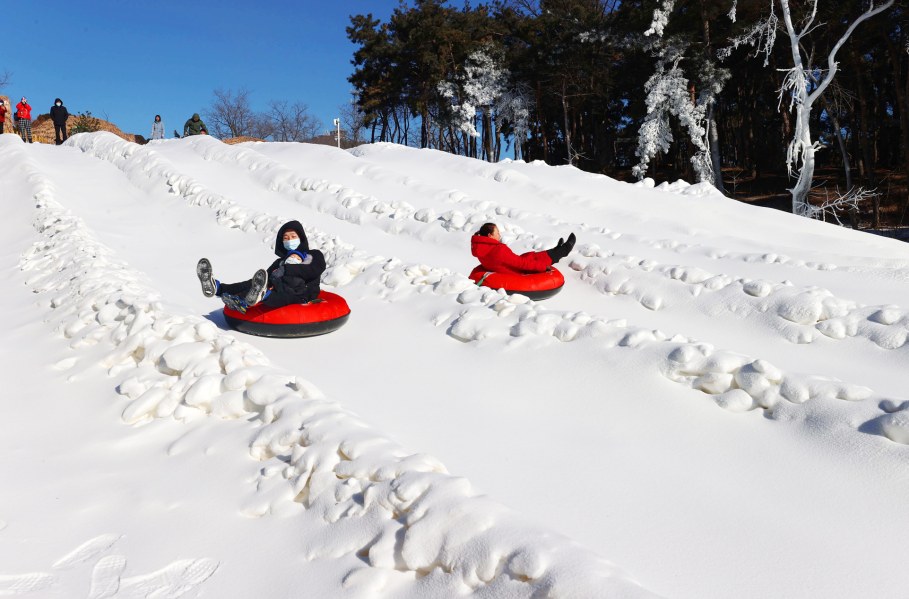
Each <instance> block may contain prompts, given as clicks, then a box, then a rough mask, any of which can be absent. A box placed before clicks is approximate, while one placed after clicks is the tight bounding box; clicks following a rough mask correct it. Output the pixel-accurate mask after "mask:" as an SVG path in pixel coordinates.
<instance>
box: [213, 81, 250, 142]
mask: <svg viewBox="0 0 909 599" xmlns="http://www.w3.org/2000/svg"><path fill="white" fill-rule="evenodd" d="M249 94H250V92H249V90H248V89H247V88H245V87H241V88H240V89H239V90H237V92H236V95H234V92H233V90H230V89H228V90H223V89H221V88H218V89H216V90H215V91H214V96H215V99H214V102H212V105H211V106H210V107H209V109H208V110H207V111H206V112H205V120H206V121H208V122H207V123H206V124H207V125H208V128H209V133H211V134H213V135H214V136H215V137H219V138H222V139H223V138H227V137H241V136H251V135H252V134H253V131H254V129H255V128H256V115H255V113H254V112H253V110H252V107H251V106H250V104H249Z"/></svg>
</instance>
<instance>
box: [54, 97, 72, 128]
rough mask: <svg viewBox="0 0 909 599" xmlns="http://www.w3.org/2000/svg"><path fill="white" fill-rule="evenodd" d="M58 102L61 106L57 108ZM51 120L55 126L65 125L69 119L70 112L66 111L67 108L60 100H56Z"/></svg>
mask: <svg viewBox="0 0 909 599" xmlns="http://www.w3.org/2000/svg"><path fill="white" fill-rule="evenodd" d="M57 102H60V106H57ZM50 115H51V119H52V120H53V121H54V124H55V125H61V126H62V125H65V124H66V119H68V118H69V112H68V111H67V110H66V106H64V105H63V102H62V101H61V100H60V98H57V99H56V100H54V105H53V106H51V109H50Z"/></svg>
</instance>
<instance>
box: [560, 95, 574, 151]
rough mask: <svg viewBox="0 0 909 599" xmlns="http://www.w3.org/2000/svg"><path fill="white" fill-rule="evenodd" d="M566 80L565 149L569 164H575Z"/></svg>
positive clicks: (564, 112) (563, 108) (563, 114)
mask: <svg viewBox="0 0 909 599" xmlns="http://www.w3.org/2000/svg"><path fill="white" fill-rule="evenodd" d="M566 94H567V91H566V85H565V80H564V79H563V80H562V117H563V119H564V123H565V149H566V150H567V152H568V164H569V165H573V164H574V156H573V155H572V152H571V130H570V129H569V128H568V97H567V95H566Z"/></svg>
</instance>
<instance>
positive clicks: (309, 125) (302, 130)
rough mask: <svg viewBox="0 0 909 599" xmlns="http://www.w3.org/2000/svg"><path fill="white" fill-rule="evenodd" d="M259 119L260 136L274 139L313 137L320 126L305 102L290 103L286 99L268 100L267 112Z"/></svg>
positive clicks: (288, 139)
mask: <svg viewBox="0 0 909 599" xmlns="http://www.w3.org/2000/svg"><path fill="white" fill-rule="evenodd" d="M259 121H260V126H261V127H262V130H261V131H260V134H259V135H260V137H263V138H265V137H271V138H272V139H273V140H274V141H305V140H307V139H312V138H313V137H315V136H316V134H317V133H318V132H319V130H320V129H321V128H322V124H321V123H320V122H319V121H318V120H317V119H316V117H314V116H312V115H311V114H309V108H308V107H307V106H306V104H303V103H302V102H294V103H293V104H290V103H289V102H287V100H272V101H271V102H269V103H268V112H266V113H264V114H262V115H261V118H260V119H259ZM263 133H264V134H265V135H262V134H263Z"/></svg>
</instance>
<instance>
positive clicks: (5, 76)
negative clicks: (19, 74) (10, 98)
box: [0, 71, 13, 89]
mask: <svg viewBox="0 0 909 599" xmlns="http://www.w3.org/2000/svg"><path fill="white" fill-rule="evenodd" d="M12 82H13V74H12V73H10V72H9V71H3V72H2V73H0V89H3V88H4V87H6V86H7V85H9V84H10V83H12Z"/></svg>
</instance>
